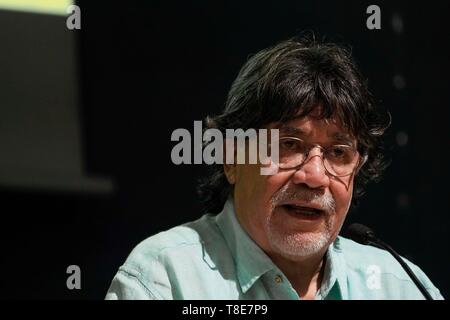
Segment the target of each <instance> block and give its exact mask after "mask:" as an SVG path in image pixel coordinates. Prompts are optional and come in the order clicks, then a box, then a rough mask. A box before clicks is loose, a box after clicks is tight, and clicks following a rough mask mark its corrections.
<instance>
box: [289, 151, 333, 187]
mask: <svg viewBox="0 0 450 320" xmlns="http://www.w3.org/2000/svg"><path fill="white" fill-rule="evenodd" d="M292 179H293V181H292V182H293V183H295V184H306V185H307V186H308V187H310V188H312V189H316V188H327V187H328V186H329V185H330V177H329V176H328V174H327V172H326V170H325V167H324V165H323V161H322V154H321V151H320V150H318V149H314V150H311V152H310V154H309V156H308V158H307V159H306V160H305V162H304V163H303V165H302V166H301V167H300V168H299V169H298V170H297V171H296V172H295V173H294V176H293V177H292Z"/></svg>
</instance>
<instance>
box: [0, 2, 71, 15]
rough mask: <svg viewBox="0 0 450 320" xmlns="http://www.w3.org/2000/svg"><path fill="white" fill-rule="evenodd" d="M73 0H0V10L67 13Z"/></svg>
mask: <svg viewBox="0 0 450 320" xmlns="http://www.w3.org/2000/svg"><path fill="white" fill-rule="evenodd" d="M71 4H73V0H0V10H14V11H24V12H35V13H44V14H54V15H67V7H68V6H70V5H71Z"/></svg>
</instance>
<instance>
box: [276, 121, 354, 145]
mask: <svg viewBox="0 0 450 320" xmlns="http://www.w3.org/2000/svg"><path fill="white" fill-rule="evenodd" d="M279 130H280V132H281V133H284V134H292V135H298V136H305V135H306V134H305V132H304V131H303V130H302V129H299V128H296V127H291V126H281V127H280V128H279ZM331 137H332V138H333V139H334V140H336V141H337V142H341V143H347V144H349V145H352V146H354V145H355V141H354V139H353V138H352V136H351V135H350V134H348V133H344V132H336V133H335V134H333V135H332V136H331Z"/></svg>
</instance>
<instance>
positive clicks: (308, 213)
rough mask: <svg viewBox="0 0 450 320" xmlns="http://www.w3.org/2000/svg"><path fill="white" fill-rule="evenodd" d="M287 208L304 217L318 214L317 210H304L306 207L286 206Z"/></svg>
mask: <svg viewBox="0 0 450 320" xmlns="http://www.w3.org/2000/svg"><path fill="white" fill-rule="evenodd" d="M288 207H289V208H290V209H292V210H294V211H297V212H299V213H302V214H305V215H311V216H312V215H317V214H319V212H318V210H316V209H312V208H306V207H297V206H293V205H288Z"/></svg>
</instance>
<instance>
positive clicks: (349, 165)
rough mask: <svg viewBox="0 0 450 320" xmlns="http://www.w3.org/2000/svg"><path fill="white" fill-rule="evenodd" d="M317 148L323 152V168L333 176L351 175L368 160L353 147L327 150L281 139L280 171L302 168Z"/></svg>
mask: <svg viewBox="0 0 450 320" xmlns="http://www.w3.org/2000/svg"><path fill="white" fill-rule="evenodd" d="M315 147H318V148H320V149H321V150H322V156H321V159H322V163H323V166H324V168H325V170H326V171H327V172H328V173H329V174H330V175H332V176H336V177H345V176H348V175H351V174H352V173H353V172H354V171H355V169H356V168H358V169H359V168H360V167H361V166H362V165H363V164H364V162H365V161H366V160H367V156H363V157H360V155H359V152H358V150H356V148H355V147H353V146H351V145H345V144H335V145H331V146H329V147H326V148H325V147H322V146H320V145H318V144H310V143H307V142H306V141H304V140H302V139H300V138H297V137H281V138H280V139H279V167H280V169H294V168H297V167H300V166H302V165H303V163H304V162H305V161H306V159H308V156H309V153H310V152H311V150H312V149H313V148H315Z"/></svg>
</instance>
